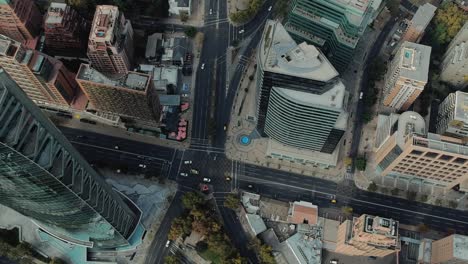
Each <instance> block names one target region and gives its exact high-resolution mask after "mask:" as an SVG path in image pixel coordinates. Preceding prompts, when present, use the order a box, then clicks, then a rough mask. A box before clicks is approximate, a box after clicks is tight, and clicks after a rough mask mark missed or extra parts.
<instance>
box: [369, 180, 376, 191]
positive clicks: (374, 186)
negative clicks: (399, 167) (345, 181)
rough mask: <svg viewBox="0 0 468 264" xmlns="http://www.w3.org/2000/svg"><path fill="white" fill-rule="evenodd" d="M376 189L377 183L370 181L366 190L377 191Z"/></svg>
mask: <svg viewBox="0 0 468 264" xmlns="http://www.w3.org/2000/svg"><path fill="white" fill-rule="evenodd" d="M377 189H378V187H377V184H375V182H371V183H370V184H369V186H368V187H367V190H368V191H369V192H375V191H377Z"/></svg>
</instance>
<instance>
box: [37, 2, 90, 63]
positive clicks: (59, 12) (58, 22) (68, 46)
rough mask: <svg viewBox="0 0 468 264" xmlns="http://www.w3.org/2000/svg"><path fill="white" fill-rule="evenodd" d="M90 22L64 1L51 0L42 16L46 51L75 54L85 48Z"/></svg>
mask: <svg viewBox="0 0 468 264" xmlns="http://www.w3.org/2000/svg"><path fill="white" fill-rule="evenodd" d="M90 26H91V24H90V23H89V22H88V21H86V20H85V19H84V18H83V17H81V16H80V15H79V14H78V12H77V11H75V10H73V9H72V8H71V7H70V6H69V5H67V4H65V3H59V2H52V3H51V4H50V6H49V9H48V10H47V13H46V14H45V17H44V36H45V45H46V50H47V52H51V53H56V54H58V55H68V54H77V50H78V51H79V50H85V49H86V47H87V43H88V42H87V37H88V35H89V31H90Z"/></svg>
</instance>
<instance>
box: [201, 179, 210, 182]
mask: <svg viewBox="0 0 468 264" xmlns="http://www.w3.org/2000/svg"><path fill="white" fill-rule="evenodd" d="M203 182H211V179H210V178H203Z"/></svg>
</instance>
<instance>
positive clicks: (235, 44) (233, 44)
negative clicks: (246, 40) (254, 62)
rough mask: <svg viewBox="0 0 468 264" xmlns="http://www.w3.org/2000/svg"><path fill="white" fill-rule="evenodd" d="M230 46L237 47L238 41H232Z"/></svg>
mask: <svg viewBox="0 0 468 264" xmlns="http://www.w3.org/2000/svg"><path fill="white" fill-rule="evenodd" d="M231 45H232V46H233V47H237V46H239V40H238V39H235V40H233V41H232V42H231Z"/></svg>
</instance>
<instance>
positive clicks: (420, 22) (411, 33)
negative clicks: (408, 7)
mask: <svg viewBox="0 0 468 264" xmlns="http://www.w3.org/2000/svg"><path fill="white" fill-rule="evenodd" d="M436 10H437V7H435V6H433V5H431V4H429V3H425V4H424V5H422V6H420V7H419V8H418V11H416V14H414V16H413V19H411V20H410V21H409V23H408V27H407V28H406V32H405V34H404V35H403V37H402V41H409V42H415V43H419V41H420V40H421V38H422V37H423V36H424V31H425V30H426V27H427V25H429V22H431V19H432V18H433V17H434V15H435V11H436Z"/></svg>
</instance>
